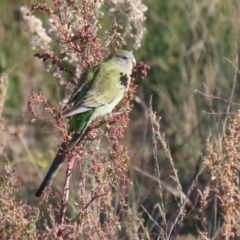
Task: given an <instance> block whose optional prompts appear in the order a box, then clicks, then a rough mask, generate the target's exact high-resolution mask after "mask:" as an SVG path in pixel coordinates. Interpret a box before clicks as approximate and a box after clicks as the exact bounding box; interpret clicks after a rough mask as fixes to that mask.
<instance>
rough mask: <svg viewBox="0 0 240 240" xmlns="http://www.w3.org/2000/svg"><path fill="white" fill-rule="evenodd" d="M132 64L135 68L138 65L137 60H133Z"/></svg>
mask: <svg viewBox="0 0 240 240" xmlns="http://www.w3.org/2000/svg"><path fill="white" fill-rule="evenodd" d="M132 64H133V66H134V67H135V66H136V65H137V63H136V59H135V58H134V59H133V60H132Z"/></svg>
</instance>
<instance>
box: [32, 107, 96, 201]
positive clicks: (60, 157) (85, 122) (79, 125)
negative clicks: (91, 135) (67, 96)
mask: <svg viewBox="0 0 240 240" xmlns="http://www.w3.org/2000/svg"><path fill="white" fill-rule="evenodd" d="M92 113H93V110H92V111H89V112H86V113H84V114H82V115H81V117H80V118H79V119H78V117H79V116H78V115H75V116H73V119H72V120H73V121H72V122H73V123H72V126H71V127H70V132H71V131H74V130H75V129H76V130H78V132H77V133H75V134H74V135H73V136H72V140H71V142H70V144H69V145H68V150H71V149H73V147H74V146H75V145H76V144H77V143H78V142H79V141H80V140H81V139H82V137H83V136H84V134H85V131H86V129H87V127H88V126H89V124H90V122H91V115H92ZM66 150H67V145H66V143H62V144H61V147H60V149H59V150H58V152H57V155H56V157H55V158H54V160H53V163H52V165H51V167H50V168H49V170H48V172H47V175H46V176H45V178H44V179H43V181H42V183H41V185H40V187H39V188H38V190H37V192H36V193H35V196H36V197H40V196H41V194H42V193H43V191H44V189H45V188H46V187H47V186H48V185H49V184H50V182H51V180H52V178H53V176H54V174H55V172H56V171H57V169H58V168H59V166H60V165H61V164H62V163H63V161H64V159H65V155H66Z"/></svg>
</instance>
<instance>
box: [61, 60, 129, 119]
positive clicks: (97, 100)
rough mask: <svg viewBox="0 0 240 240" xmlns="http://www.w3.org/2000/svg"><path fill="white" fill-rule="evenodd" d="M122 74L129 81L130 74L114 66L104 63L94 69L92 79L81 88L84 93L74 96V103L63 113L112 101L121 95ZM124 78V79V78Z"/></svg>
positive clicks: (82, 110)
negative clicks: (110, 66) (107, 65)
mask: <svg viewBox="0 0 240 240" xmlns="http://www.w3.org/2000/svg"><path fill="white" fill-rule="evenodd" d="M123 76H124V77H125V78H127V81H130V79H129V78H130V76H129V75H127V74H125V75H123V73H122V72H121V71H119V70H118V69H116V68H110V69H109V68H108V67H105V65H104V64H102V65H101V67H100V68H99V69H98V70H97V71H96V73H95V75H94V80H93V81H90V82H89V83H87V84H86V85H85V86H84V87H83V88H82V90H81V91H80V92H79V94H81V92H82V91H84V92H85V93H84V94H83V96H82V97H80V98H79V97H75V99H77V101H75V102H76V104H75V105H74V106H73V107H72V108H70V109H69V110H67V112H65V113H64V114H63V115H64V116H72V115H75V114H78V113H82V112H86V111H90V110H91V109H92V108H97V107H100V106H102V105H105V104H108V103H110V102H112V101H113V100H114V99H115V98H117V97H119V95H120V94H121V95H123V92H124V91H125V87H126V84H125V82H124V84H123V81H122V78H123ZM125 80H126V79H125Z"/></svg>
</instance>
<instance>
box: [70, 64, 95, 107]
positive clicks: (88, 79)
mask: <svg viewBox="0 0 240 240" xmlns="http://www.w3.org/2000/svg"><path fill="white" fill-rule="evenodd" d="M98 67H99V66H96V67H94V68H92V69H91V70H89V71H85V72H84V73H83V75H82V76H81V78H80V80H79V84H78V86H77V87H76V88H75V89H74V91H73V93H72V95H71V96H70V98H69V100H68V102H67V104H66V106H68V105H70V104H72V103H73V102H74V101H75V100H76V98H78V101H79V100H80V99H79V98H81V97H80V96H79V93H81V95H82V98H83V97H84V94H83V93H86V91H87V90H88V89H89V88H90V86H91V85H92V80H94V77H95V75H96V74H97V72H98ZM86 85H87V87H86V89H85V91H82V89H83V87H84V86H86Z"/></svg>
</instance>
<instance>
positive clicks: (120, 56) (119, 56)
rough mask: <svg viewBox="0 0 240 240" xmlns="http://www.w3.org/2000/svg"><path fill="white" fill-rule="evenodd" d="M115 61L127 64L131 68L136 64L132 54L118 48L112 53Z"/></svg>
mask: <svg viewBox="0 0 240 240" xmlns="http://www.w3.org/2000/svg"><path fill="white" fill-rule="evenodd" d="M114 57H115V58H116V60H117V62H119V63H121V64H123V65H125V66H127V67H128V68H130V69H131V70H132V68H133V67H134V66H135V65H136V59H135V57H134V56H133V54H132V53H131V52H129V51H127V50H119V51H117V52H116V53H115V54H114Z"/></svg>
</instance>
